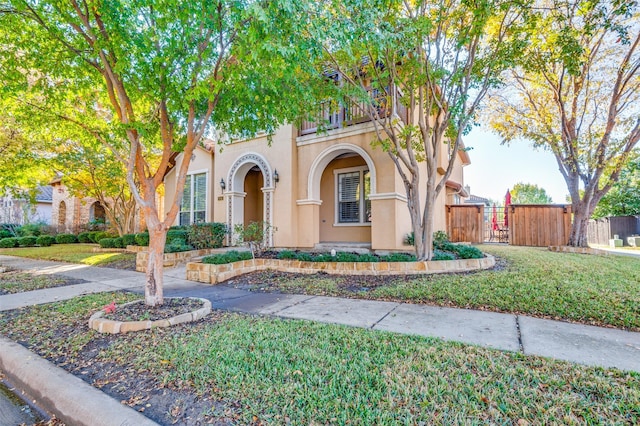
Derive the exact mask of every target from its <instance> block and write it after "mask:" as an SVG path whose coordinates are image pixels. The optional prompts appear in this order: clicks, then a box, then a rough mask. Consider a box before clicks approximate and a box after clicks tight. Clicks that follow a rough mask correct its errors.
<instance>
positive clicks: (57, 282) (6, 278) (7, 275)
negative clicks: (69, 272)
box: [0, 268, 78, 295]
mask: <svg viewBox="0 0 640 426" xmlns="http://www.w3.org/2000/svg"><path fill="white" fill-rule="evenodd" d="M77 281H78V280H74V279H70V278H67V277H60V276H55V275H36V274H32V273H29V272H22V271H12V270H8V271H2V268H0V295H2V294H13V293H20V292H23V291H33V290H41V289H43V288H51V287H60V286H64V285H69V284H75V283H76V282H77Z"/></svg>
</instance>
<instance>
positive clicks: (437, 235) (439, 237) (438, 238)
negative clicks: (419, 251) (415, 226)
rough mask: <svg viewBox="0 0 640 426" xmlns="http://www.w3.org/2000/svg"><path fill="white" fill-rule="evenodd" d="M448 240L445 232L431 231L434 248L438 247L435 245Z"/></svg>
mask: <svg viewBox="0 0 640 426" xmlns="http://www.w3.org/2000/svg"><path fill="white" fill-rule="evenodd" d="M448 242H449V236H448V235H447V233H446V232H444V231H436V232H434V233H433V246H434V247H435V248H439V247H437V246H438V245H440V244H443V243H448Z"/></svg>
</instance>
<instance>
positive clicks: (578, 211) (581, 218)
mask: <svg viewBox="0 0 640 426" xmlns="http://www.w3.org/2000/svg"><path fill="white" fill-rule="evenodd" d="M587 210H588V209H587V208H586V207H585V205H584V203H577V205H576V207H575V210H574V212H573V223H572V224H571V233H570V234H569V245H570V246H572V247H589V243H588V240H587V227H588V225H589V217H591V212H589V211H587Z"/></svg>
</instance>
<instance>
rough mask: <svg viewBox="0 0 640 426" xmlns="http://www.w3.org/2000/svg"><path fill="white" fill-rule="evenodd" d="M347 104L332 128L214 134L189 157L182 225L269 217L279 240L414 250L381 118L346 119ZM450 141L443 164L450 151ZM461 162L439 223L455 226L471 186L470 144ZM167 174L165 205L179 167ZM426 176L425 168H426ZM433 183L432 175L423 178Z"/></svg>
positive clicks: (440, 206) (441, 203) (443, 198)
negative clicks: (467, 181)
mask: <svg viewBox="0 0 640 426" xmlns="http://www.w3.org/2000/svg"><path fill="white" fill-rule="evenodd" d="M347 116H348V114H347V112H346V111H345V110H344V109H342V110H341V111H338V112H337V113H333V114H331V115H330V116H329V115H328V116H327V117H326V118H327V120H328V122H329V123H330V126H329V127H331V129H329V130H328V131H324V132H319V131H318V128H317V126H316V124H314V123H310V122H307V123H303V124H302V125H301V127H300V128H299V129H298V128H296V127H295V126H293V125H286V126H282V127H281V128H279V129H278V131H277V132H276V133H275V134H274V135H272V142H271V144H270V146H269V144H268V140H267V135H264V134H262V135H257V136H256V137H255V138H252V139H247V140H242V141H234V142H233V143H229V144H225V145H224V147H223V149H222V151H220V150H219V149H217V147H216V145H215V143H214V142H213V141H207V143H206V144H205V145H206V148H201V147H199V148H198V149H196V150H195V151H194V154H193V155H192V157H191V158H190V159H189V161H190V165H189V171H188V176H187V181H186V185H185V190H184V197H183V200H182V203H181V209H180V214H179V215H178V217H177V218H176V223H175V224H176V225H186V224H190V223H193V222H198V221H215V222H224V223H226V224H227V225H228V226H229V227H230V228H231V229H232V228H233V226H234V225H236V224H245V225H246V224H248V223H249V222H251V221H265V222H267V223H269V224H270V225H272V226H273V227H274V228H275V229H276V231H275V232H274V233H273V235H272V236H270V241H269V245H271V246H275V247H287V248H314V247H317V246H319V245H326V246H331V245H332V244H333V245H339V244H344V243H348V244H357V245H359V246H363V247H369V248H371V249H374V250H407V248H408V247H407V246H405V245H403V241H404V239H405V236H406V235H407V234H408V233H409V232H411V220H410V216H409V211H408V209H407V198H406V195H405V189H404V185H403V183H402V179H401V178H400V175H399V174H398V172H397V171H396V168H395V165H394V163H393V162H392V161H391V159H390V158H389V156H388V154H387V153H386V152H384V151H382V149H380V148H373V147H372V146H371V142H372V141H373V140H374V138H375V133H374V127H373V123H371V122H370V121H369V120H367V119H366V117H360V118H355V119H352V120H350V121H347V120H345V119H344V117H347ZM448 155H449V154H448V153H447V151H446V150H444V152H443V155H442V158H441V159H440V165H441V166H442V167H440V168H439V170H441V171H442V174H444V169H443V168H444V167H446V164H447V161H448V158H449V157H448ZM455 155H456V156H457V158H456V160H455V169H454V170H453V173H452V174H451V177H450V179H449V181H448V182H447V183H446V190H443V191H442V193H441V194H440V197H439V198H438V200H437V205H436V215H435V230H445V231H446V216H445V215H446V213H445V212H446V209H445V205H446V204H459V203H461V202H463V200H464V198H466V197H468V194H467V192H466V190H465V188H464V179H463V166H465V165H467V164H469V157H468V154H467V152H466V151H463V150H461V151H459V152H457V153H455ZM182 161H184V158H183V157H182V155H180V156H178V158H177V160H176V167H175V168H174V169H173V170H172V171H170V172H169V173H168V174H167V176H166V178H165V187H166V191H165V194H166V195H165V202H166V203H165V210H168V209H169V208H170V206H171V205H172V204H173V202H174V197H173V194H174V192H175V186H176V176H175V174H176V173H175V171H174V170H175V169H177V168H178V167H179V166H180V164H181V163H182ZM423 176H424V174H423ZM424 184H425V183H424V182H423V185H424Z"/></svg>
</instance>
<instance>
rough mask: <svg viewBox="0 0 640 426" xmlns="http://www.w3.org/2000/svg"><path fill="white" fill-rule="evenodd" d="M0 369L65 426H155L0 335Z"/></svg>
mask: <svg viewBox="0 0 640 426" xmlns="http://www.w3.org/2000/svg"><path fill="white" fill-rule="evenodd" d="M0 369H1V370H2V371H3V372H4V373H5V374H6V375H7V377H8V378H9V379H10V380H11V382H12V383H13V384H14V385H16V386H17V387H18V388H19V389H20V390H22V391H24V392H26V393H27V395H29V396H30V397H31V398H33V399H35V402H36V404H37V405H38V406H40V407H42V408H43V409H44V410H46V411H48V412H50V413H52V414H55V415H56V417H58V418H59V419H60V420H62V421H64V422H65V423H66V424H68V425H79V426H111V425H136V426H154V425H155V426H157V423H156V422H154V421H152V420H151V419H148V418H147V417H145V416H143V415H142V414H140V413H139V412H137V411H136V410H134V409H133V408H130V407H128V406H126V405H124V404H121V403H120V402H119V401H116V400H115V399H113V398H111V397H110V396H108V395H107V394H105V393H103V392H102V391H100V390H98V389H96V388H94V387H93V386H91V385H90V384H88V383H86V382H84V381H83V380H82V379H80V378H78V377H76V376H74V375H73V374H71V373H68V372H66V371H65V370H63V369H62V368H60V367H57V366H55V365H53V364H52V363H50V362H49V361H47V360H45V359H44V358H42V357H40V356H38V355H36V354H35V353H33V352H31V351H29V350H28V349H26V348H24V347H22V346H21V345H19V344H18V343H16V342H14V341H12V340H9V339H7V338H5V337H1V336H0Z"/></svg>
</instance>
